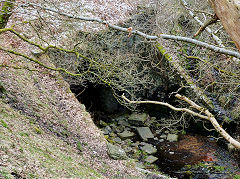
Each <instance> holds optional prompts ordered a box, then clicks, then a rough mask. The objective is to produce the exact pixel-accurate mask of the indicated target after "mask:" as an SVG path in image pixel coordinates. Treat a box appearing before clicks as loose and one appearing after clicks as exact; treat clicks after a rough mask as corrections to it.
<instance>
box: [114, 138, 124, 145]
mask: <svg viewBox="0 0 240 179" xmlns="http://www.w3.org/2000/svg"><path fill="white" fill-rule="evenodd" d="M113 141H114V142H117V143H119V144H120V143H121V142H122V140H121V139H120V138H119V137H116V138H113Z"/></svg>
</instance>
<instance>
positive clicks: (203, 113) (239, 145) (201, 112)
mask: <svg viewBox="0 0 240 179" xmlns="http://www.w3.org/2000/svg"><path fill="white" fill-rule="evenodd" d="M175 97H176V98H178V99H180V100H182V101H185V102H187V103H188V104H189V105H190V107H192V108H194V109H196V110H197V111H198V112H195V111H193V110H190V109H188V108H177V107H175V106H172V105H171V104H169V103H165V102H159V101H131V100H129V99H127V98H126V97H125V96H124V94H123V95H122V98H123V99H124V100H125V101H126V102H128V103H130V104H157V105H162V106H166V107H168V108H170V109H172V110H174V111H181V112H187V113H189V114H191V115H193V116H196V117H199V118H202V119H205V120H208V121H210V122H211V123H212V125H213V127H214V128H215V130H216V131H217V132H218V133H219V134H220V135H221V136H222V137H224V138H225V139H226V140H227V141H228V142H229V143H230V144H231V145H233V146H234V147H235V148H236V149H240V142H239V141H237V140H235V139H233V138H232V137H231V136H230V135H229V134H228V133H227V132H226V131H225V130H224V129H223V128H222V127H221V126H220V125H219V123H218V122H217V120H216V119H215V117H214V115H213V114H212V113H210V112H209V111H208V110H207V109H206V108H203V107H201V106H199V105H197V104H196V103H195V102H193V101H192V100H190V99H188V98H187V97H185V96H182V95H180V94H176V95H175Z"/></svg>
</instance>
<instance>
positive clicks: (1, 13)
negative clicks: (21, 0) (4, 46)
mask: <svg viewBox="0 0 240 179" xmlns="http://www.w3.org/2000/svg"><path fill="white" fill-rule="evenodd" d="M14 2H15V0H6V1H4V2H3V5H2V9H1V10H0V29H2V28H4V27H5V26H6V25H7V22H8V19H9V17H10V16H11V15H12V9H13V7H14Z"/></svg>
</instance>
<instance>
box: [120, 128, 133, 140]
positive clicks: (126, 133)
mask: <svg viewBox="0 0 240 179" xmlns="http://www.w3.org/2000/svg"><path fill="white" fill-rule="evenodd" d="M117 135H118V136H119V137H120V138H121V139H122V140H125V139H129V138H132V137H133V136H135V134H134V133H133V132H130V131H127V130H125V131H123V132H121V133H117Z"/></svg>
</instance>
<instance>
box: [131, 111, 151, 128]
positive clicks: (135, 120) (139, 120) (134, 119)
mask: <svg viewBox="0 0 240 179" xmlns="http://www.w3.org/2000/svg"><path fill="white" fill-rule="evenodd" d="M147 119H148V114H146V113H141V114H137V113H133V114H131V115H130V116H129V118H128V122H129V123H130V124H133V125H135V126H143V125H144V123H145V122H146V120H147Z"/></svg>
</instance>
